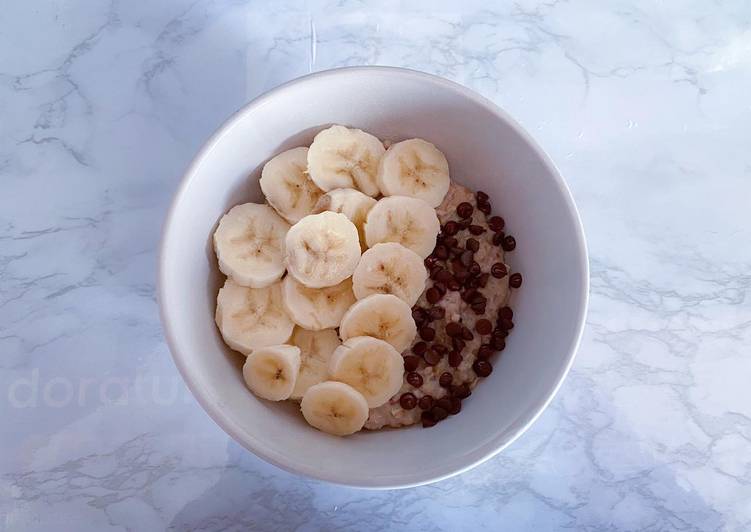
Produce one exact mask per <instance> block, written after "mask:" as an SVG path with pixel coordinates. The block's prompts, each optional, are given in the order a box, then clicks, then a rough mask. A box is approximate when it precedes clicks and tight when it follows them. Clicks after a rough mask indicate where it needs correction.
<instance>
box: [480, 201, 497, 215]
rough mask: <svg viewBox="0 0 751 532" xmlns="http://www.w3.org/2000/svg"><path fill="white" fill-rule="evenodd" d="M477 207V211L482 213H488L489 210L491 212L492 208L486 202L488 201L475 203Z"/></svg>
mask: <svg viewBox="0 0 751 532" xmlns="http://www.w3.org/2000/svg"><path fill="white" fill-rule="evenodd" d="M477 209H478V210H479V211H480V212H481V213H483V214H490V212H491V211H492V210H493V209H492V208H491V207H490V203H488V202H483V203H478V204H477Z"/></svg>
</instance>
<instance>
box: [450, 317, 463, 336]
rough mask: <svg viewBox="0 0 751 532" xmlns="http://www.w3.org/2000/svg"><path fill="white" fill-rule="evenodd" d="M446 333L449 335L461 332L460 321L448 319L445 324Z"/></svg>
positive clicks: (458, 334)
mask: <svg viewBox="0 0 751 532" xmlns="http://www.w3.org/2000/svg"><path fill="white" fill-rule="evenodd" d="M446 334H448V335H449V336H460V335H461V334H462V326H461V324H460V323H457V322H455V321H450V322H448V323H447V324H446Z"/></svg>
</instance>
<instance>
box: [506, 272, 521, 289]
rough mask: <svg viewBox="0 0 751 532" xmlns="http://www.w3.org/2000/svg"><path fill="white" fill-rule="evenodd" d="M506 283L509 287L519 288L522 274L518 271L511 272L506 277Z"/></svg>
mask: <svg viewBox="0 0 751 532" xmlns="http://www.w3.org/2000/svg"><path fill="white" fill-rule="evenodd" d="M508 284H509V286H510V287H511V288H519V287H520V286H521V285H522V274H521V273H519V272H516V273H512V274H511V277H509V278H508Z"/></svg>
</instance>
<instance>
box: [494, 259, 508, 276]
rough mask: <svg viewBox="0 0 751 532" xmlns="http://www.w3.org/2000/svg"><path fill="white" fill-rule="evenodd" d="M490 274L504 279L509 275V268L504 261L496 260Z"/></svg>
mask: <svg viewBox="0 0 751 532" xmlns="http://www.w3.org/2000/svg"><path fill="white" fill-rule="evenodd" d="M490 274H491V275H492V276H493V277H495V278H496V279H503V278H504V277H506V275H508V268H507V267H506V265H505V264H503V263H502V262H496V263H495V264H493V265H492V266H491V267H490Z"/></svg>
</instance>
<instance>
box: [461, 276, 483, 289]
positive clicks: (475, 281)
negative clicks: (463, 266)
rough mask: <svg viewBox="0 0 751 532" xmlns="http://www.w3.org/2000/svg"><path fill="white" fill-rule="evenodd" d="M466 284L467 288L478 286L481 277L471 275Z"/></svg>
mask: <svg viewBox="0 0 751 532" xmlns="http://www.w3.org/2000/svg"><path fill="white" fill-rule="evenodd" d="M464 286H465V287H466V288H478V287H479V286H480V279H478V278H477V277H474V276H472V275H470V276H469V277H467V279H466V280H465V281H464Z"/></svg>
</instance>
